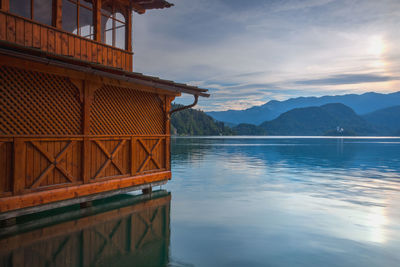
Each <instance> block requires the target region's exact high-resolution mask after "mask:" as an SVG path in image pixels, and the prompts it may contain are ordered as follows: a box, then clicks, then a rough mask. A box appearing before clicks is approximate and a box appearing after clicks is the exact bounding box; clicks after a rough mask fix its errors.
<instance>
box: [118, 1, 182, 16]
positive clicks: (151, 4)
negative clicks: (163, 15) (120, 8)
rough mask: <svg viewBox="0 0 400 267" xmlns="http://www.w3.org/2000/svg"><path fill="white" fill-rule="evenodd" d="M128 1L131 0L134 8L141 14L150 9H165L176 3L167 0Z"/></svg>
mask: <svg viewBox="0 0 400 267" xmlns="http://www.w3.org/2000/svg"><path fill="white" fill-rule="evenodd" d="M123 1H124V0H123ZM125 1H126V0H125ZM127 2H129V3H130V4H131V6H132V8H133V10H135V11H136V12H137V13H139V14H143V13H145V12H146V10H148V9H163V8H169V7H172V6H173V5H174V4H171V3H169V2H167V1H165V0H128V1H127Z"/></svg>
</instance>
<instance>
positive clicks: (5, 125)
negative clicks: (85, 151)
mask: <svg viewBox="0 0 400 267" xmlns="http://www.w3.org/2000/svg"><path fill="white" fill-rule="evenodd" d="M0 90H1V97H0V134H2V135H35V134H36V135H40V134H42V135H72V134H80V133H81V104H80V100H79V90H78V89H77V88H76V87H75V86H74V85H73V84H72V83H71V82H70V81H69V80H68V79H67V78H64V77H60V76H56V75H51V74H45V73H41V72H36V71H26V70H21V69H18V68H13V67H6V66H1V67H0Z"/></svg>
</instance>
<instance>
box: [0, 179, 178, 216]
mask: <svg viewBox="0 0 400 267" xmlns="http://www.w3.org/2000/svg"><path fill="white" fill-rule="evenodd" d="M168 179H171V172H170V171H164V172H157V173H151V174H143V175H137V176H132V177H126V178H117V179H111V180H107V181H102V182H98V183H89V184H84V185H75V186H69V187H64V188H58V189H54V190H49V191H41V192H34V193H28V194H25V195H18V196H11V197H4V198H2V199H1V200H0V203H1V205H0V213H3V212H7V211H13V210H18V209H22V208H27V207H33V206H38V207H40V206H39V205H44V204H48V203H52V202H56V201H62V200H67V199H71V200H72V199H76V198H81V197H85V196H90V195H92V196H91V197H93V198H94V199H95V197H97V198H104V197H105V196H104V195H102V194H107V196H108V194H109V193H110V192H109V191H114V190H117V191H118V190H122V189H123V188H129V187H135V186H143V188H145V187H148V185H146V184H149V183H154V182H161V181H165V180H168ZM89 200H91V198H86V199H85V200H84V201H89ZM80 202H82V200H81V201H79V202H77V203H80ZM0 217H1V219H7V218H10V217H13V216H7V214H1V216H0ZM3 217H4V218H3Z"/></svg>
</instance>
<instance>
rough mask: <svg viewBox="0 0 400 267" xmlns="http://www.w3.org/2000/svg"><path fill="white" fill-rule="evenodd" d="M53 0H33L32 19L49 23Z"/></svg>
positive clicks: (50, 22)
mask: <svg viewBox="0 0 400 267" xmlns="http://www.w3.org/2000/svg"><path fill="white" fill-rule="evenodd" d="M52 6H53V0H34V1H33V19H34V20H36V21H38V22H41V23H43V24H47V25H51V24H52V21H51V17H52V16H51V15H52Z"/></svg>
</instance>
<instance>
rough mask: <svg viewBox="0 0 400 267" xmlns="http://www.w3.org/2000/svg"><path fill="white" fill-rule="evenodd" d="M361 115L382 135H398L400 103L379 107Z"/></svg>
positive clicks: (399, 131) (399, 128)
mask: <svg viewBox="0 0 400 267" xmlns="http://www.w3.org/2000/svg"><path fill="white" fill-rule="evenodd" d="M362 117H363V119H364V120H366V121H367V122H369V123H370V124H373V125H374V126H375V127H377V128H378V130H379V132H380V133H382V134H384V135H396V136H397V135H400V105H399V106H394V107H390V108H385V109H380V110H377V111H374V112H371V113H368V114H366V115H363V116H362Z"/></svg>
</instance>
